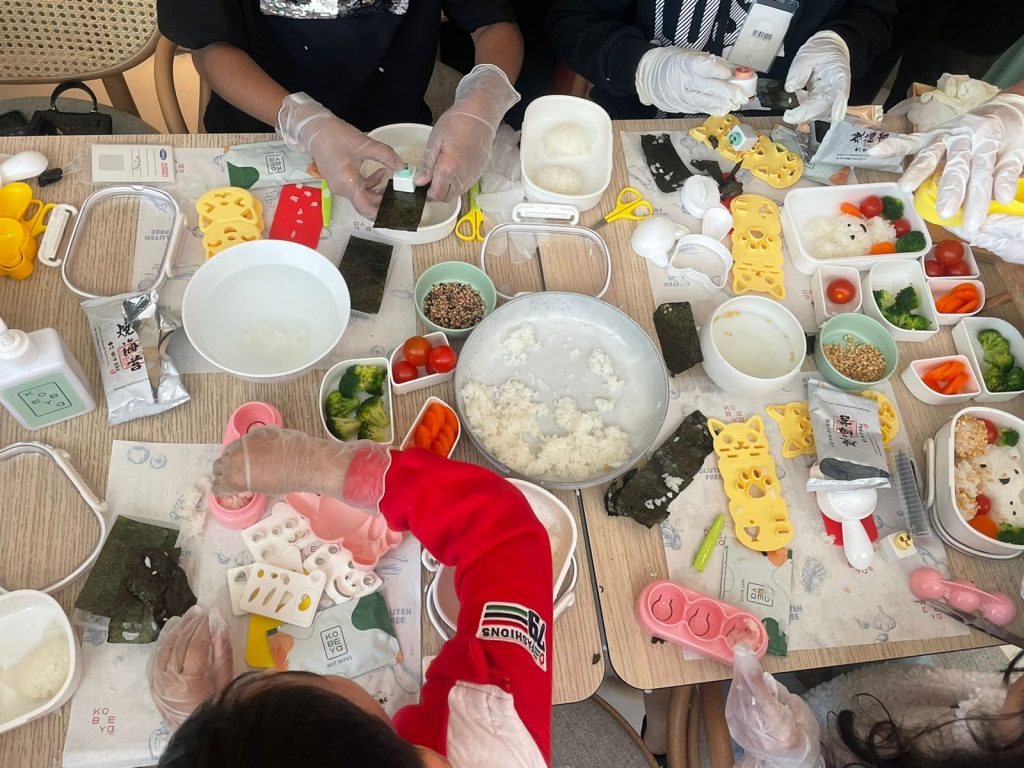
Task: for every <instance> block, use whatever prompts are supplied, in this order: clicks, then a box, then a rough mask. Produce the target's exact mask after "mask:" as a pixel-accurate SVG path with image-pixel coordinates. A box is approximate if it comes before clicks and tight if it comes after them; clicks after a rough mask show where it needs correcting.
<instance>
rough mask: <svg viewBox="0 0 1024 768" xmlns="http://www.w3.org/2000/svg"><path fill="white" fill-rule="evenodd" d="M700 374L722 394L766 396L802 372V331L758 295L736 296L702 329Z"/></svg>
mask: <svg viewBox="0 0 1024 768" xmlns="http://www.w3.org/2000/svg"><path fill="white" fill-rule="evenodd" d="M700 351H701V354H702V355H703V356H704V363H703V365H704V373H706V374H707V375H708V378H710V379H711V380H712V381H713V382H715V384H717V385H718V386H719V387H721V388H722V389H724V390H725V391H726V392H743V393H744V394H748V395H767V394H769V393H771V392H775V391H776V390H777V389H780V388H781V387H784V386H785V385H786V384H788V383H789V382H790V381H792V380H793V378H794V377H795V376H796V375H797V373H799V372H800V368H801V367H802V366H803V363H804V358H805V357H806V356H807V340H806V337H805V336H804V330H803V328H802V327H801V325H800V321H799V320H797V319H796V318H795V317H794V316H793V313H792V312H790V311H789V310H788V309H786V308H785V307H784V306H782V305H781V304H779V303H777V302H774V301H772V300H771V299H766V298H763V297H761V296H737V297H736V298H734V299H729V301H727V302H725V303H724V304H722V305H721V306H720V307H719V308H718V309H716V310H715V312H714V314H713V315H712V316H711V317H710V318H709V319H708V321H707V322H706V323H704V325H703V326H702V327H701V329H700Z"/></svg>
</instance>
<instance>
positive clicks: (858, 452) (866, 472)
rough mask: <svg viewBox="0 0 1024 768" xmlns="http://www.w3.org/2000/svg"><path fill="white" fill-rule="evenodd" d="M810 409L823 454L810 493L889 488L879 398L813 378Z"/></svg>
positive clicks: (817, 449)
mask: <svg viewBox="0 0 1024 768" xmlns="http://www.w3.org/2000/svg"><path fill="white" fill-rule="evenodd" d="M807 407H808V414H809V416H810V418H811V431H812V432H813V433H814V449H815V453H816V454H817V456H818V463H817V464H815V465H814V466H813V467H812V468H811V473H810V477H809V478H808V480H807V490H808V491H853V490H859V489H862V488H888V487H889V485H890V483H889V464H888V461H887V460H886V457H885V448H884V447H883V442H882V424H881V419H880V417H879V415H878V403H877V402H875V401H874V400H869V399H868V398H866V397H860V396H858V395H855V394H853V393H852V392H843V391H842V390H839V389H836V388H835V387H830V386H829V385H828V384H824V383H822V382H820V381H817V380H815V379H809V380H808V381H807Z"/></svg>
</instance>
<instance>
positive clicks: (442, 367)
mask: <svg viewBox="0 0 1024 768" xmlns="http://www.w3.org/2000/svg"><path fill="white" fill-rule="evenodd" d="M455 361H456V357H455V350H454V349H452V348H451V347H449V346H448V345H447V344H443V345H441V346H439V347H434V348H433V349H432V350H430V356H429V358H428V362H429V365H430V367H431V368H433V369H434V370H435V371H437V372H438V373H448V371H450V370H452V369H453V368H454V367H455Z"/></svg>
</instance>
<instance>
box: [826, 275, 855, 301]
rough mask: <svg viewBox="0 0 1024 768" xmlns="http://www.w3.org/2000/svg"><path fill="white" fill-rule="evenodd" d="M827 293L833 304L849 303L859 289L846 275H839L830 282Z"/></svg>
mask: <svg viewBox="0 0 1024 768" xmlns="http://www.w3.org/2000/svg"><path fill="white" fill-rule="evenodd" d="M825 293H826V294H827V295H828V300H829V301H831V302H832V303H833V304H849V303H850V302H851V301H853V297H854V296H856V295H857V289H856V288H855V287H854V285H853V283H851V282H850V281H849V280H847V279H846V278H845V277H839V278H836V279H835V280H833V281H832V282H831V283H829V284H828V288H826V289H825Z"/></svg>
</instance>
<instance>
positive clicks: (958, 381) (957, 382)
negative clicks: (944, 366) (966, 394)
mask: <svg viewBox="0 0 1024 768" xmlns="http://www.w3.org/2000/svg"><path fill="white" fill-rule="evenodd" d="M967 379H968V376H967V372H966V371H961V372H960V373H958V374H957V375H956V376H955V377H954V378H952V379H950V380H949V382H948V383H947V384H946V386H944V387H943V388H942V394H944V395H959V394H960V390H962V389H963V388H964V385H965V384H967Z"/></svg>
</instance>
